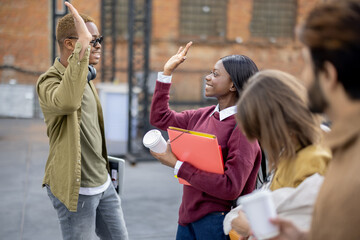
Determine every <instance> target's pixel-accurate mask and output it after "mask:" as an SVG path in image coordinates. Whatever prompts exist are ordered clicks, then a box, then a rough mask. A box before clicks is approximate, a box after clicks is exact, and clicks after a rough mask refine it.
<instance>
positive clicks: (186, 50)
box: [183, 41, 193, 56]
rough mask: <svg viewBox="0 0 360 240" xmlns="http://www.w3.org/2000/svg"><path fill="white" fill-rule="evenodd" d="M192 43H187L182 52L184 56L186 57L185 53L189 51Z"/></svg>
mask: <svg viewBox="0 0 360 240" xmlns="http://www.w3.org/2000/svg"><path fill="white" fill-rule="evenodd" d="M192 43H193V42H191V41H190V42H188V43H187V44H186V46H185V48H184V50H183V53H184V56H186V54H187V52H188V51H189V48H190V47H191V45H192Z"/></svg>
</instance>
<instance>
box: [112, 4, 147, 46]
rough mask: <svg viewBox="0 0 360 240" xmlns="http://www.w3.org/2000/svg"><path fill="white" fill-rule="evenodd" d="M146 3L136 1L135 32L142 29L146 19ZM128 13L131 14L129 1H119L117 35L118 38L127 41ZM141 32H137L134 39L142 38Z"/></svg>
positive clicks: (117, 6)
mask: <svg viewBox="0 0 360 240" xmlns="http://www.w3.org/2000/svg"><path fill="white" fill-rule="evenodd" d="M144 6H145V1H144V0H134V7H135V9H136V12H135V13H134V14H135V19H134V21H135V23H134V24H135V26H134V27H135V30H136V29H142V24H144V22H143V21H141V22H140V21H138V20H139V19H141V20H143V19H144V18H145V9H144ZM128 12H129V0H117V3H116V33H117V36H119V37H122V38H125V39H127V38H128ZM142 35H143V33H142V32H141V31H136V32H135V36H134V37H142Z"/></svg>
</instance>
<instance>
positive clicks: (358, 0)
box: [300, 0, 360, 112]
mask: <svg viewBox="0 0 360 240" xmlns="http://www.w3.org/2000/svg"><path fill="white" fill-rule="evenodd" d="M300 40H301V41H302V42H303V43H304V45H305V46H306V47H305V49H304V58H305V65H306V66H305V69H304V72H305V76H304V77H305V78H306V79H310V80H309V81H310V82H308V84H307V87H308V89H309V101H310V103H309V105H310V108H311V110H313V111H315V112H323V111H326V109H327V107H328V105H329V97H330V96H327V93H326V91H325V90H324V88H323V87H322V86H321V84H320V83H319V78H321V77H325V78H327V77H334V78H336V80H337V82H339V83H340V84H341V85H342V87H343V88H344V90H345V92H346V94H347V95H348V97H349V98H350V99H352V100H360V79H359V78H360V71H359V70H360V0H341V1H336V2H335V1H334V2H330V3H324V4H321V5H319V6H318V7H316V8H315V9H313V10H312V11H311V12H310V14H309V16H308V17H307V19H306V21H305V23H304V26H303V28H302V31H301V33H300Z"/></svg>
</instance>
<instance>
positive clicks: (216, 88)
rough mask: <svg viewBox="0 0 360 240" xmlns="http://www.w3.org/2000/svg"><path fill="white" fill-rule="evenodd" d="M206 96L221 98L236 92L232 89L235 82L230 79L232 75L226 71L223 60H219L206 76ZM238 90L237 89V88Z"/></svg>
mask: <svg viewBox="0 0 360 240" xmlns="http://www.w3.org/2000/svg"><path fill="white" fill-rule="evenodd" d="M205 80H206V82H205V84H206V87H205V96H206V97H216V98H218V99H219V98H221V97H225V96H227V95H229V94H234V93H233V91H230V89H232V88H234V86H233V85H234V84H233V82H232V81H231V79H230V75H229V74H228V73H227V72H226V70H225V68H224V65H223V63H222V61H221V60H219V61H217V62H216V64H215V65H214V68H213V70H212V71H211V73H210V74H209V75H207V76H206V77H205ZM235 91H236V89H235Z"/></svg>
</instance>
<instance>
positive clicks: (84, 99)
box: [37, 2, 128, 239]
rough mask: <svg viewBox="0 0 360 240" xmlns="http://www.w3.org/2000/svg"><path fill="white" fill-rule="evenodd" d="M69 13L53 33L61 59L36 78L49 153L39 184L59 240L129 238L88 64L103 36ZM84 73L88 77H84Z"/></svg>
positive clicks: (96, 56)
mask: <svg viewBox="0 0 360 240" xmlns="http://www.w3.org/2000/svg"><path fill="white" fill-rule="evenodd" d="M65 4H66V5H67V7H68V8H69V9H70V11H71V14H68V15H66V16H64V17H63V18H61V19H60V20H59V22H58V25H57V29H56V37H57V41H58V44H59V48H60V58H57V59H55V62H54V64H53V66H52V67H50V68H49V69H48V71H47V72H46V73H44V74H43V75H41V76H40V78H39V80H38V82H37V93H38V97H39V102H40V106H41V109H42V111H43V114H44V118H45V123H46V125H47V135H48V137H49V143H50V151H49V156H48V160H47V163H46V167H45V177H44V180H43V186H46V187H47V191H48V195H49V198H50V200H51V201H52V204H53V206H54V208H55V209H56V211H57V213H58V217H59V221H60V225H61V231H62V236H63V239H92V236H93V235H94V232H95V231H96V234H97V235H98V236H99V237H100V238H101V239H128V233H127V229H126V226H125V221H124V217H123V212H122V209H121V200H120V198H119V196H118V194H117V193H116V191H115V189H114V186H113V184H112V183H111V179H110V175H109V173H108V171H109V162H108V160H107V152H106V145H105V135H104V122H103V115H102V109H101V105H100V101H99V98H98V95H97V93H96V89H95V86H94V85H93V83H92V82H91V81H90V79H91V78H94V77H95V74H94V73H91V72H90V70H89V69H88V65H89V64H91V65H95V64H97V63H98V62H99V60H100V55H101V42H102V37H101V36H100V34H99V31H98V29H97V27H96V25H95V23H94V20H93V19H92V18H90V17H89V16H86V15H83V14H81V15H80V14H79V13H78V12H77V10H76V9H75V8H74V7H73V6H72V5H71V4H70V3H68V2H65ZM88 75H89V76H88Z"/></svg>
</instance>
